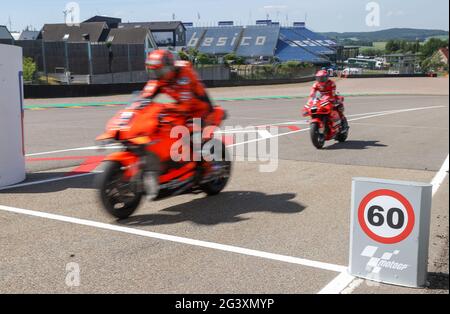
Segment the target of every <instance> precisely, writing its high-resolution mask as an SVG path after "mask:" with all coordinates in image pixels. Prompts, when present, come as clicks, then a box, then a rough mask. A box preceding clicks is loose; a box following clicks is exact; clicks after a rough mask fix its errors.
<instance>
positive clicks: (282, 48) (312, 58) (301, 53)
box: [186, 21, 338, 65]
mask: <svg viewBox="0 0 450 314" xmlns="http://www.w3.org/2000/svg"><path fill="white" fill-rule="evenodd" d="M264 22H265V23H257V24H258V25H256V26H255V25H254V26H246V27H244V26H234V25H233V23H228V24H225V25H224V24H223V23H222V25H223V26H215V27H193V25H192V24H191V23H189V25H187V26H188V27H187V28H186V37H187V47H188V48H194V49H197V50H199V51H200V52H202V53H205V54H210V55H216V56H224V55H226V54H230V53H234V54H236V55H237V56H239V57H244V58H246V59H247V60H248V61H249V62H254V61H257V60H261V59H265V60H268V59H270V58H276V59H278V60H280V61H282V62H286V61H299V62H309V63H314V64H318V65H322V64H329V63H331V62H334V61H336V54H337V50H338V47H337V44H336V42H334V41H333V40H330V39H329V38H326V37H324V36H323V35H320V34H317V33H314V32H313V31H311V30H309V29H307V28H306V26H305V23H294V26H293V27H283V26H280V25H279V23H273V22H271V21H264Z"/></svg>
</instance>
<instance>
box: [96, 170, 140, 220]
mask: <svg viewBox="0 0 450 314" xmlns="http://www.w3.org/2000/svg"><path fill="white" fill-rule="evenodd" d="M103 170H104V171H103V173H102V174H100V175H99V177H98V181H97V186H98V189H99V196H100V202H101V203H102V205H103V207H104V208H105V210H106V211H107V212H108V213H109V214H110V215H112V216H114V217H116V218H117V219H126V218H128V217H130V216H131V215H132V214H133V213H134V212H135V211H136V210H137V208H138V207H139V205H140V203H141V200H142V197H143V192H139V191H136V187H135V186H133V184H132V183H131V182H125V181H124V180H123V170H122V165H121V164H120V163H119V162H115V161H107V162H104V164H103Z"/></svg>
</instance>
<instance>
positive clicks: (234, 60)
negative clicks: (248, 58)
mask: <svg viewBox="0 0 450 314" xmlns="http://www.w3.org/2000/svg"><path fill="white" fill-rule="evenodd" d="M223 60H224V62H225V63H228V64H234V65H243V64H245V58H242V57H238V56H237V55H236V54H234V53H229V54H227V55H225V56H224V57H223Z"/></svg>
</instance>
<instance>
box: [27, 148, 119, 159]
mask: <svg viewBox="0 0 450 314" xmlns="http://www.w3.org/2000/svg"><path fill="white" fill-rule="evenodd" d="M120 148H122V146H117V145H116V146H105V147H103V146H101V147H100V146H88V147H79V148H69V149H62V150H54V151H50V152H43V153H35V154H28V155H25V157H34V156H42V155H53V154H59V153H67V152H75V151H86V150H114V149H120Z"/></svg>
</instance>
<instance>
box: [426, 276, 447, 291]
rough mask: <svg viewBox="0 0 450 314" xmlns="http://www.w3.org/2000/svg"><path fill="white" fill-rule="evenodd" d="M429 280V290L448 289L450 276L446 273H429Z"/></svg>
mask: <svg viewBox="0 0 450 314" xmlns="http://www.w3.org/2000/svg"><path fill="white" fill-rule="evenodd" d="M428 282H429V283H430V285H429V286H428V287H427V289H429V290H448V288H449V287H448V286H449V277H448V274H444V273H429V274H428Z"/></svg>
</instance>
